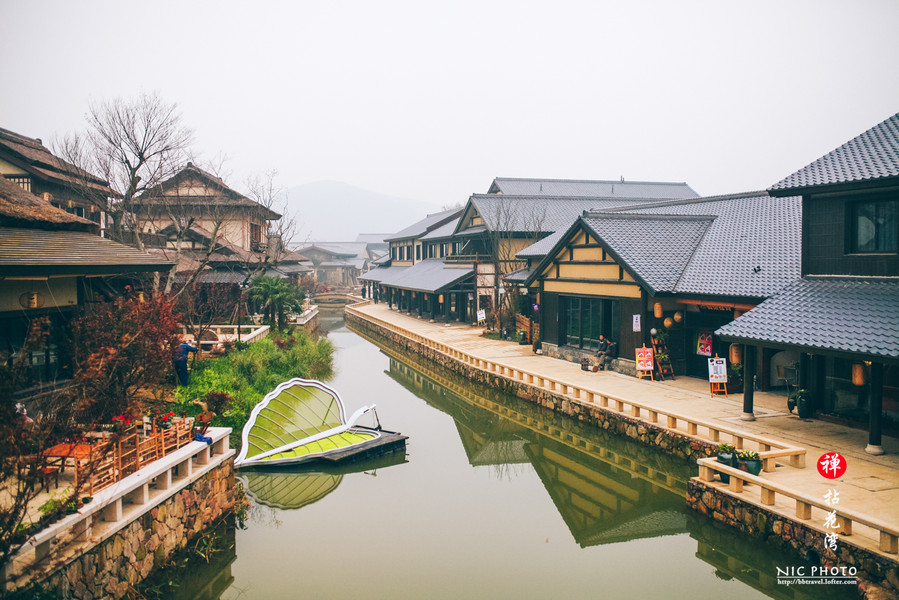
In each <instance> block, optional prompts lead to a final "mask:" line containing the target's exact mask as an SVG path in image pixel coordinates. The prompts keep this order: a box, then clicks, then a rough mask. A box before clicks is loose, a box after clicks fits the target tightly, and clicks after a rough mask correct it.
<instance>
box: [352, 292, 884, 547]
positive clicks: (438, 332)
mask: <svg viewBox="0 0 899 600" xmlns="http://www.w3.org/2000/svg"><path fill="white" fill-rule="evenodd" d="M356 308H357V309H358V310H359V311H360V312H362V313H364V314H368V315H371V316H373V317H375V318H378V319H381V320H384V321H387V322H389V323H391V324H393V325H396V326H398V327H400V328H402V329H404V330H407V331H409V332H412V333H416V334H418V335H421V336H424V337H427V338H429V339H432V340H435V341H437V342H441V343H443V344H446V345H448V346H451V347H453V348H456V349H457V350H460V351H463V352H466V353H468V354H471V355H473V356H476V357H478V358H481V359H485V360H491V361H495V362H499V363H502V364H504V365H507V366H510V367H512V368H514V369H517V370H521V371H525V372H528V373H532V374H533V375H535V376H542V377H548V378H553V379H558V380H561V381H565V382H567V383H570V384H571V385H574V386H578V387H581V388H585V389H590V390H593V391H595V392H596V393H602V394H608V395H610V396H615V397H619V398H621V399H623V400H627V399H629V398H630V399H633V400H635V401H638V402H640V403H642V404H644V405H647V406H651V407H653V408H657V409H659V410H663V411H664V410H669V411H675V412H676V413H678V414H681V415H684V416H686V417H689V418H694V419H697V420H702V421H705V422H709V423H712V424H720V425H722V426H727V427H731V428H734V429H740V430H744V431H746V432H747V433H751V434H756V435H762V436H766V437H769V438H774V439H777V440H782V441H784V442H787V443H789V444H792V445H797V446H802V447H804V448H805V449H806V450H807V455H806V456H807V458H806V460H807V466H806V468H805V469H794V468H778V469H777V470H776V471H775V472H773V473H764V474H763V476H764V477H766V478H770V479H771V480H772V481H773V482H776V483H778V484H779V485H782V486H784V487H787V488H789V489H792V490H795V491H797V492H801V493H804V494H808V495H810V496H811V497H813V498H819V499H820V500H821V501H823V499H824V495H825V494H826V493H827V491H828V490H829V489H836V490H837V491H838V492H839V495H840V504H839V505H840V508H842V509H845V510H851V511H853V512H857V513H861V514H863V515H867V516H870V517H872V518H876V519H878V520H880V521H884V522H886V523H888V524H892V525H894V526H899V439H897V438H891V437H887V436H884V438H883V447H884V450H885V451H886V454H884V455H882V456H872V455H870V454H867V453H866V452H865V446H866V444H867V439H868V434H867V431H865V430H862V429H856V428H851V427H848V426H845V425H840V424H837V423H831V422H827V421H824V420H821V419H800V418H799V417H798V416H797V415H796V414H795V413H794V414H790V413H789V412H787V402H786V396H784V395H783V394H774V393H766V392H756V393H755V394H754V404H755V415H756V417H757V420H756V421H743V420H741V419H740V415H741V413H742V407H743V394H742V393H739V394H730V395H729V396H728V397H727V398H724V397H711V396H710V394H709V384H708V382H707V381H705V380H702V379H697V378H692V377H677V378H676V379H675V380H674V381H665V382H655V381H648V380H645V379H643V380H638V379H635V378H633V377H629V376H625V375H621V374H618V373H614V372H599V373H592V372H587V371H583V370H581V368H580V365H579V364H575V363H571V362H568V361H564V360H560V359H554V358H549V357H546V356H540V355H536V354H534V353H533V351H532V349H531V346H529V345H525V346H519V345H518V344H516V343H512V342H504V341H497V340H489V339H487V338H485V337H483V336H482V333H483V329H482V328H479V327H471V326H468V325H463V324H451V325H444V324H441V323H429V322H428V321H425V320H422V319H418V318H415V317H410V316H407V315H403V314H400V313H398V312H396V311H392V310H389V309H388V308H387V306H386V305H384V304H377V305H374V304H367V305H362V306H357V307H356ZM832 451H837V452H839V453H840V454H842V455H843V456H844V457H845V458H846V463H847V465H848V468H847V470H846V473H845V475H844V476H843V477H841V478H840V479H838V480H830V479H825V478H824V477H822V476H821V475H820V474H819V473H818V470H817V468H816V463H817V461H818V460H819V458H820V457H821V456H822V455H823V454H824V453H826V452H832ZM755 495H756V496H757V494H755ZM892 556H893V557H895V555H892Z"/></svg>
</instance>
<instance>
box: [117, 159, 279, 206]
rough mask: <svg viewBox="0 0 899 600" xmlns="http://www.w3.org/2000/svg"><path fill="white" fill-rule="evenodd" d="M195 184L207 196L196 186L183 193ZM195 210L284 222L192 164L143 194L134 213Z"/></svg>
mask: <svg viewBox="0 0 899 600" xmlns="http://www.w3.org/2000/svg"><path fill="white" fill-rule="evenodd" d="M192 182H199V183H200V184H202V186H203V191H204V193H197V192H195V191H194V190H195V188H194V186H193V185H190V186H189V191H184V188H183V187H182V184H183V183H192ZM193 206H205V207H209V208H210V209H211V208H214V207H238V208H245V209H248V210H254V211H258V212H261V213H262V215H263V217H264V218H265V219H267V220H277V219H280V218H281V215H280V214H278V213H277V212H275V211H273V210H271V209H270V208H268V207H266V206H263V205H262V204H260V203H258V202H256V201H255V200H252V199H250V198H247V197H246V196H244V195H243V194H241V193H240V192H237V191H235V190H233V189H231V188H230V187H228V186H227V185H226V184H225V182H224V181H222V179H221V178H219V177H216V176H215V175H213V174H211V173H208V172H207V171H204V170H203V169H201V168H200V167H198V166H196V165H194V164H193V163H187V165H186V166H185V167H184V168H183V169H181V170H180V171H178V172H177V173H176V174H175V175H173V176H172V177H170V178H169V179H166V180H165V181H163V182H162V183H160V184H159V185H157V186H155V187H153V188H150V189H148V190H146V191H144V192H143V193H142V194H141V195H140V196H138V197H136V198H135V199H134V207H135V209H136V210H138V211H141V212H146V211H148V210H150V209H152V208H156V207H165V208H166V209H167V210H177V209H181V208H187V207H193Z"/></svg>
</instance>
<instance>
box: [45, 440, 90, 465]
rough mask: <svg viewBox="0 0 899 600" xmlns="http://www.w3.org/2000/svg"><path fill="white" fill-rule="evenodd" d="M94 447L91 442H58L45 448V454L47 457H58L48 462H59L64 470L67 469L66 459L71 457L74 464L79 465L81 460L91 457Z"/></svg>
mask: <svg viewBox="0 0 899 600" xmlns="http://www.w3.org/2000/svg"><path fill="white" fill-rule="evenodd" d="M92 448H93V446H91V445H90V444H56V445H55V446H51V447H50V448H47V449H46V450H44V453H43V454H44V456H45V457H46V458H55V459H58V460H53V461H50V460H48V461H47V464H54V465H56V464H58V465H59V466H60V471H62V470H63V469H65V466H66V461H67V460H69V459H72V460H73V461H74V464H75V465H77V464H78V463H79V462H80V461H82V460H85V459H88V458H90V456H91V449H92Z"/></svg>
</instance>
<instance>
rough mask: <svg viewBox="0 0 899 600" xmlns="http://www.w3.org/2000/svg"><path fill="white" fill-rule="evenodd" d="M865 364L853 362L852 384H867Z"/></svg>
mask: <svg viewBox="0 0 899 600" xmlns="http://www.w3.org/2000/svg"><path fill="white" fill-rule="evenodd" d="M865 382H866V378H865V365H864V364H863V363H853V364H852V385H865Z"/></svg>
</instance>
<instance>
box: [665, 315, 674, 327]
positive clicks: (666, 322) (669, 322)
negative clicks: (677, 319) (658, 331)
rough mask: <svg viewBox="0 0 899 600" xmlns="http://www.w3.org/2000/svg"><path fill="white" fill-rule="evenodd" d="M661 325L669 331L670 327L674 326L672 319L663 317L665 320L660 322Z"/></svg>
mask: <svg viewBox="0 0 899 600" xmlns="http://www.w3.org/2000/svg"><path fill="white" fill-rule="evenodd" d="M662 323H663V324H664V325H665V328H666V329H669V328H670V327H671V326H672V325H674V319H672V318H671V317H665V320H664V321H662Z"/></svg>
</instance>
